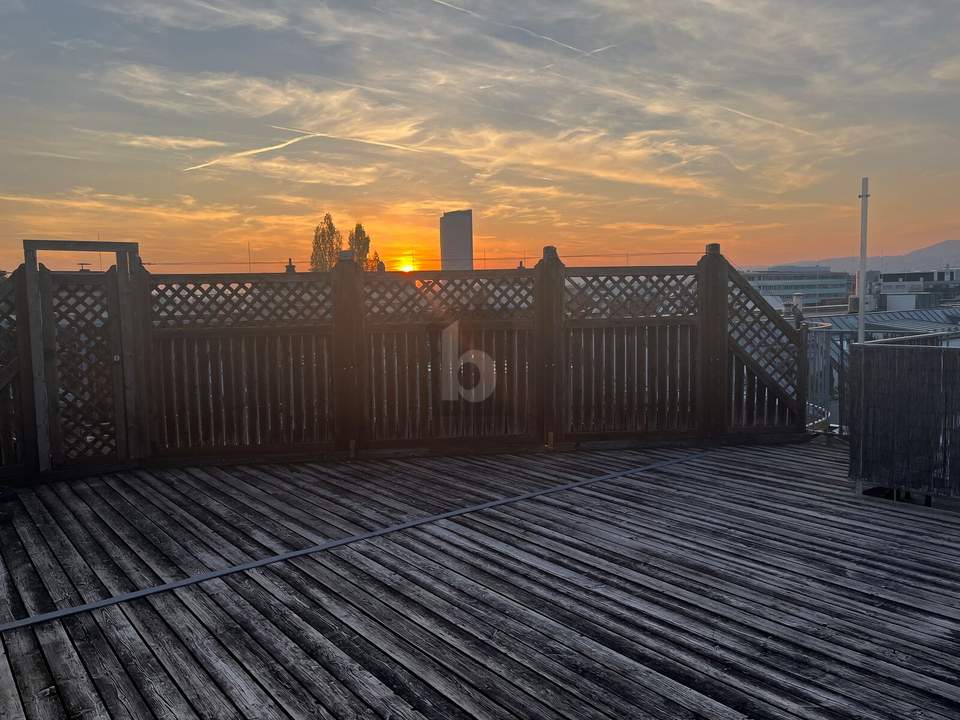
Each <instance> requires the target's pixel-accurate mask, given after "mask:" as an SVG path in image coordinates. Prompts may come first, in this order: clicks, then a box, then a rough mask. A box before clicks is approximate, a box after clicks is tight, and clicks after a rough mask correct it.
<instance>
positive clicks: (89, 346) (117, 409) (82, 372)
mask: <svg viewBox="0 0 960 720" xmlns="http://www.w3.org/2000/svg"><path fill="white" fill-rule="evenodd" d="M116 272H117V271H116V268H111V269H110V270H109V271H108V272H106V273H93V272H51V271H50V270H47V269H46V268H45V267H43V266H42V265H41V266H40V295H41V308H42V312H43V319H42V325H43V354H44V359H45V363H44V370H45V372H46V381H47V394H48V404H49V423H50V458H51V463H52V466H53V467H54V468H58V467H64V466H67V465H70V464H75V463H94V464H97V463H112V462H115V461H117V460H118V459H119V458H120V457H122V456H123V455H124V454H125V447H126V437H125V428H126V419H125V409H124V389H123V369H122V363H121V338H120V322H119V314H120V313H119V309H118V298H117V292H116V290H117V283H116ZM122 448H123V449H124V450H122Z"/></svg>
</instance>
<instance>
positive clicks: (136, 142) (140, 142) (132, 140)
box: [83, 130, 226, 150]
mask: <svg viewBox="0 0 960 720" xmlns="http://www.w3.org/2000/svg"><path fill="white" fill-rule="evenodd" d="M83 132H85V133H88V134H90V135H93V136H96V137H98V138H100V139H101V140H104V141H106V142H112V143H115V144H117V145H126V146H128V147H136V148H148V149H150V150H207V149H209V148H216V147H224V146H225V145H226V143H224V142H221V141H219V140H209V139H207V138H197V137H183V136H180V135H137V134H135V133H126V132H100V131H97V130H84V131H83Z"/></svg>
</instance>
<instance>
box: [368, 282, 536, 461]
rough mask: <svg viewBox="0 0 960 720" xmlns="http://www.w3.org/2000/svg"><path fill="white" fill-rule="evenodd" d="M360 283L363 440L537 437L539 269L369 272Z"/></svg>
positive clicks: (403, 440) (372, 442)
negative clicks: (536, 272) (535, 383)
mask: <svg viewBox="0 0 960 720" xmlns="http://www.w3.org/2000/svg"><path fill="white" fill-rule="evenodd" d="M359 280H360V284H361V286H362V297H363V328H364V329H363V334H364V335H363V343H362V346H363V348H364V350H363V356H362V357H361V358H360V363H359V364H360V367H361V368H362V372H363V393H362V396H363V401H364V407H363V412H362V415H363V417H364V418H365V426H364V432H365V437H364V438H363V440H364V441H366V442H368V443H370V444H374V445H377V444H396V443H416V442H423V441H439V440H443V441H446V440H451V441H452V440H467V439H474V438H483V439H494V438H498V439H510V438H531V437H532V435H533V433H534V432H535V430H536V428H535V414H534V413H535V409H534V407H533V403H534V400H533V387H532V383H533V378H534V377H535V368H534V367H533V355H534V352H535V348H534V315H535V306H536V293H535V290H536V286H535V281H534V273H533V272H531V271H528V270H521V271H503V270H489V271H476V272H413V273H364V274H363V275H362V277H360V278H359ZM464 353H470V355H469V356H467V357H465V356H464ZM477 360H479V361H480V363H481V364H482V363H487V364H486V365H485V366H484V367H480V366H478V364H477V363H476V362H474V361H477Z"/></svg>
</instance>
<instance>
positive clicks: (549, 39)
mask: <svg viewBox="0 0 960 720" xmlns="http://www.w3.org/2000/svg"><path fill="white" fill-rule="evenodd" d="M430 2H432V3H435V4H436V5H443V6H444V7H448V8H450V9H451V10H456V11H457V12H461V13H463V14H464V15H469V16H470V17H472V18H476V19H477V20H481V21H483V22H485V23H490V24H491V25H498V26H500V27H504V28H509V29H510V30H518V31H519V32H522V33H524V34H525V35H529V36H530V37H534V38H537V39H539V40H543V41H545V42H548V43H553V44H554V45H556V46H557V47H562V48H565V49H567V50H573V52H575V53H579V54H580V55H588V54H589V53H588V52H587V51H586V50H581V49H580V48H578V47H574V46H573V45H567V43H565V42H561V41H560V40H557V39H556V38H552V37H550V36H549V35H541V34H540V33H538V32H534V31H533V30H531V29H530V28H525V27H522V26H521V25H511V24H510V23H505V22H500V21H499V20H493V19H492V18H488V17H485V16H483V15H480V14H479V13H475V12H474V11H473V10H467V9H466V8H462V7H460V6H459V5H454V4H452V3H448V2H446V0H430Z"/></svg>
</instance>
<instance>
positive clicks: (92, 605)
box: [0, 450, 709, 633]
mask: <svg viewBox="0 0 960 720" xmlns="http://www.w3.org/2000/svg"><path fill="white" fill-rule="evenodd" d="M708 452H709V451H708V450H701V451H699V452H694V453H690V454H688V455H684V456H683V457H679V458H673V459H671V460H661V461H659V462H655V463H650V464H649V465H644V466H642V467H638V468H631V469H629V470H619V471H617V472H611V473H606V474H604V475H598V476H596V477H592V478H587V479H585V480H577V481H575V482H571V483H565V484H563V485H555V486H553V487H549V488H546V489H544V490H536V491H534V492H529V493H524V494H523V495H512V496H510V497H506V498H500V499H499V500H489V501H487V502H484V503H480V504H478V505H470V506H468V507H464V508H458V509H456V510H448V511H447V512H443V513H439V514H436V515H428V516H426V517H422V518H417V519H414V520H407V521H406V522H402V523H398V524H396V525H390V526H389V527H385V528H380V529H379V530H371V531H370V532H365V533H359V534H357V535H348V536H347V537H343V538H338V539H335V540H328V541H327V542H323V543H320V544H318V545H312V546H310V547H306V548H302V549H300V550H290V551H288V552H285V553H279V554H277V555H269V556H267V557H264V558H260V559H259V560H251V561H249V562H245V563H240V564H238V565H231V566H229V567H225V568H221V569H219V570H211V571H209V572H205V573H200V574H198V575H191V576H190V577H187V578H183V579H181V580H174V581H172V582H168V583H163V584H162V585H154V586H153V587H149V588H144V589H142V590H134V591H132V592H128V593H121V594H120V595H114V596H113V597H108V598H104V599H103V600H95V601H94V602H89V603H84V604H83V605H75V606H73V607H68V608H61V609H59V610H53V611H51V612H46V613H40V614H39V615H32V616H30V617H26V618H22V619H20V620H13V621H11V622H7V623H3V624H0V633H5V632H7V631H8V630H16V629H17V628H25V627H30V626H32V625H37V624H39V623H44V622H49V621H53V620H62V619H63V618H66V617H70V616H71V615H77V614H79V613H82V612H88V611H90V610H99V609H100V608H106V607H110V606H112V605H118V604H120V603H124V602H128V601H130V600H139V599H140V598H145V597H149V596H151V595H157V594H159V593H163V592H167V591H169V590H178V589H179V588H184V587H190V586H191V585H197V584H199V583H203V582H207V581H208V580H216V579H218V578H222V577H224V576H226V575H233V574H235V573H239V572H245V571H247V570H255V569H256V568H260V567H264V566H265V565H272V564H273V563H278V562H283V561H285V560H293V559H295V558H298V557H303V556H304V555H312V554H313V553H316V552H322V551H323V550H332V549H334V548H338V547H343V546H344V545H350V544H352V543H355V542H361V541H363V540H372V539H373V538H378V537H382V536H383V535H389V534H390V533H394V532H399V531H401V530H409V529H411V528H415V527H419V526H420V525H426V524H428V523H433V522H439V521H440V520H449V519H451V518H456V517H460V516H462V515H467V514H468V513H475V512H480V511H482V510H490V509H492V508H497V507H502V506H503V505H509V504H511V503H517V502H522V501H524V500H533V499H535V498H538V497H543V496H544V495H552V494H554V493H559V492H565V491H567V490H575V489H576V488H580V487H584V486H585V485H591V484H593V483H598V482H604V481H605V480H614V479H616V478H623V477H627V476H629V475H633V474H635V473H642V472H647V471H650V470H656V469H658V468H662V467H667V466H669V465H678V464H680V463H684V462H687V461H689V460H693V459H694V458H698V457H702V456H703V455H706V454H707V453H708Z"/></svg>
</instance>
